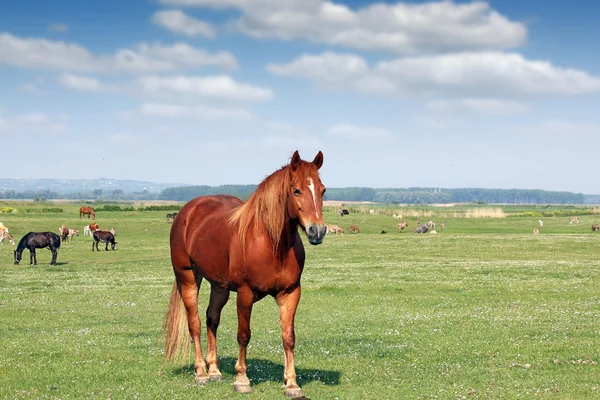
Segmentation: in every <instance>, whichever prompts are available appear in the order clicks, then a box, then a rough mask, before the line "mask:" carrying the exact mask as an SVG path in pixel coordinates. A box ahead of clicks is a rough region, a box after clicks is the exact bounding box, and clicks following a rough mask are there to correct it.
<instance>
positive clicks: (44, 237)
mask: <svg viewBox="0 0 600 400" xmlns="http://www.w3.org/2000/svg"><path fill="white" fill-rule="evenodd" d="M59 247H60V236H58V235H57V234H56V233H54V232H29V233H28V234H27V235H25V236H23V237H22V238H21V240H20V241H19V245H18V246H17V250H15V265H19V262H20V261H21V255H22V254H23V250H25V249H29V264H33V265H37V256H36V254H35V249H43V248H48V249H49V250H50V251H51V252H52V261H50V265H56V257H57V256H58V248H59Z"/></svg>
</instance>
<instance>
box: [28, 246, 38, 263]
mask: <svg viewBox="0 0 600 400" xmlns="http://www.w3.org/2000/svg"><path fill="white" fill-rule="evenodd" d="M32 258H33V265H37V255H36V254H35V248H34V249H31V250H30V251H29V264H31V259H32Z"/></svg>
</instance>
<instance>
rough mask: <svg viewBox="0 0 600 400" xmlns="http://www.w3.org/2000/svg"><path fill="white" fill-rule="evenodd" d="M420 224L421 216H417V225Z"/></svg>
mask: <svg viewBox="0 0 600 400" xmlns="http://www.w3.org/2000/svg"><path fill="white" fill-rule="evenodd" d="M420 224H421V218H420V217H417V225H420Z"/></svg>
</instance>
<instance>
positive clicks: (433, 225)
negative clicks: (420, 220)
mask: <svg viewBox="0 0 600 400" xmlns="http://www.w3.org/2000/svg"><path fill="white" fill-rule="evenodd" d="M427 227H428V228H429V229H435V221H429V222H428V223H427Z"/></svg>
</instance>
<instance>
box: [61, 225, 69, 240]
mask: <svg viewBox="0 0 600 400" xmlns="http://www.w3.org/2000/svg"><path fill="white" fill-rule="evenodd" d="M58 233H59V234H60V240H61V242H65V241H66V240H67V236H69V228H67V226H66V225H64V224H63V226H61V227H60V228H58Z"/></svg>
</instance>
